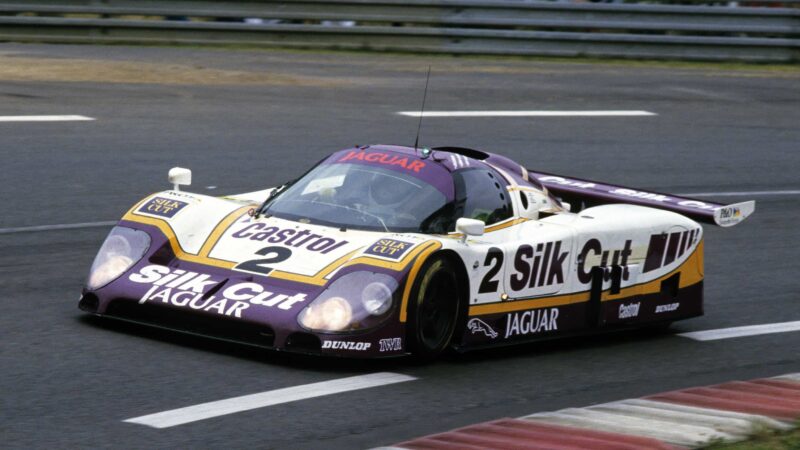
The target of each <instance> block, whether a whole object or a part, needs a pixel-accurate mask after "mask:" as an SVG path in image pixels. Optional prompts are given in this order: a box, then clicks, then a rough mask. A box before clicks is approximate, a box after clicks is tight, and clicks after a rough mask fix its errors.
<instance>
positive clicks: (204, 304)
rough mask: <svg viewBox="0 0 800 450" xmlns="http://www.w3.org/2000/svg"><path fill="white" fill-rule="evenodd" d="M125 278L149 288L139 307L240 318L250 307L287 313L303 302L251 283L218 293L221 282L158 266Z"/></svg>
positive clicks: (298, 297)
mask: <svg viewBox="0 0 800 450" xmlns="http://www.w3.org/2000/svg"><path fill="white" fill-rule="evenodd" d="M128 279H129V280H130V281H133V282H134V283H141V284H149V285H151V287H150V289H148V290H147V292H146V293H145V294H144V295H143V296H142V297H141V298H140V299H139V304H140V305H142V304H145V303H147V302H161V303H164V304H170V305H173V306H178V307H181V308H189V309H194V310H201V311H205V312H216V313H217V314H220V315H224V316H230V317H239V318H240V317H242V311H244V310H246V309H247V308H249V307H250V306H251V305H257V306H262V307H267V308H278V309H282V310H287V311H288V310H291V309H292V308H293V307H294V306H295V305H296V304H297V303H301V302H304V301H305V300H306V295H305V294H297V293H296V294H278V293H274V292H270V291H267V290H266V289H264V287H263V286H261V285H260V284H256V283H250V282H243V283H236V284H232V285H230V286H228V287H226V288H225V289H222V290H221V291H218V290H215V289H214V288H215V287H217V286H219V285H220V284H221V283H222V282H223V281H225V280H224V279H214V278H211V276H210V275H206V274H202V273H197V272H190V271H185V270H181V269H171V268H169V267H165V266H160V265H150V266H145V267H142V268H141V269H139V271H138V272H136V273H132V274H130V275H129V276H128ZM212 293H213V294H212Z"/></svg>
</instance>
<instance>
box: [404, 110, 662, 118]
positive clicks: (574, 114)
mask: <svg viewBox="0 0 800 450" xmlns="http://www.w3.org/2000/svg"><path fill="white" fill-rule="evenodd" d="M397 114H400V115H401V116H408V117H419V116H420V115H422V116H423V117H637V116H656V115H658V114H656V113H653V112H650V111H425V112H424V113H422V112H420V111H400V112H398V113H397Z"/></svg>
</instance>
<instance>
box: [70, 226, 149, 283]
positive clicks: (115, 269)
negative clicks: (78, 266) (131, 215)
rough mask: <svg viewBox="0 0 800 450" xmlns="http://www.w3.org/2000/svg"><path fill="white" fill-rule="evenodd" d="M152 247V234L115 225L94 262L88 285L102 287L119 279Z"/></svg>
mask: <svg viewBox="0 0 800 450" xmlns="http://www.w3.org/2000/svg"><path fill="white" fill-rule="evenodd" d="M149 247H150V236H149V235H148V234H147V233H145V232H144V231H139V230H134V229H132V228H125V227H114V228H113V229H112V230H111V232H110V233H109V234H108V237H106V240H105V242H103V246H102V247H100V251H98V252H97V256H95V258H94V262H93V263H92V269H91V270H90V271H89V279H88V281H87V282H86V287H88V288H89V289H91V290H95V289H100V288H101V287H103V286H105V285H107V284H108V283H110V282H112V281H114V280H115V279H117V278H118V277H119V276H120V275H122V274H123V273H125V271H126V270H128V269H130V268H131V266H133V265H134V264H136V262H137V261H139V260H140V259H142V256H144V254H145V252H147V249H148V248H149Z"/></svg>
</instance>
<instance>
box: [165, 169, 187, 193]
mask: <svg viewBox="0 0 800 450" xmlns="http://www.w3.org/2000/svg"><path fill="white" fill-rule="evenodd" d="M167 180H169V182H170V183H172V185H173V186H175V190H176V191H179V190H180V188H178V186H188V185H190V184H192V171H191V170H189V169H184V168H183V167H173V168H172V169H169V173H168V174H167Z"/></svg>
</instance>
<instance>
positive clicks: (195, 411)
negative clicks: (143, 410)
mask: <svg viewBox="0 0 800 450" xmlns="http://www.w3.org/2000/svg"><path fill="white" fill-rule="evenodd" d="M412 380H416V378H414V377H412V376H408V375H403V374H399V373H391V372H379V373H371V374H369V375H359V376H355V377H348V378H340V379H338V380H330V381H323V382H320V383H311V384H304V385H302V386H293V387H289V388H284V389H276V390H274V391H266V392H260V393H258V394H251V395H243V396H241V397H234V398H229V399H225V400H219V401H215V402H208V403H202V404H199V405H194V406H187V407H185V408H179V409H173V410H170V411H164V412H160V413H155V414H148V415H146V416H141V417H134V418H132V419H126V420H124V421H123V422H128V423H137V424H140V425H147V426H149V427H153V428H168V427H174V426H176V425H183V424H185V423H190V422H196V421H198V420H204V419H210V418H212V417H219V416H224V415H227V414H233V413H237V412H241V411H249V410H251V409H257V408H263V407H265V406H272V405H279V404H281V403H289V402H294V401H298V400H304V399H309V398H314V397H322V396H324V395H331V394H338V393H341V392H348V391H356V390H359V389H367V388H371V387H377V386H385V385H388V384H394V383H402V382H404V381H412Z"/></svg>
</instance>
